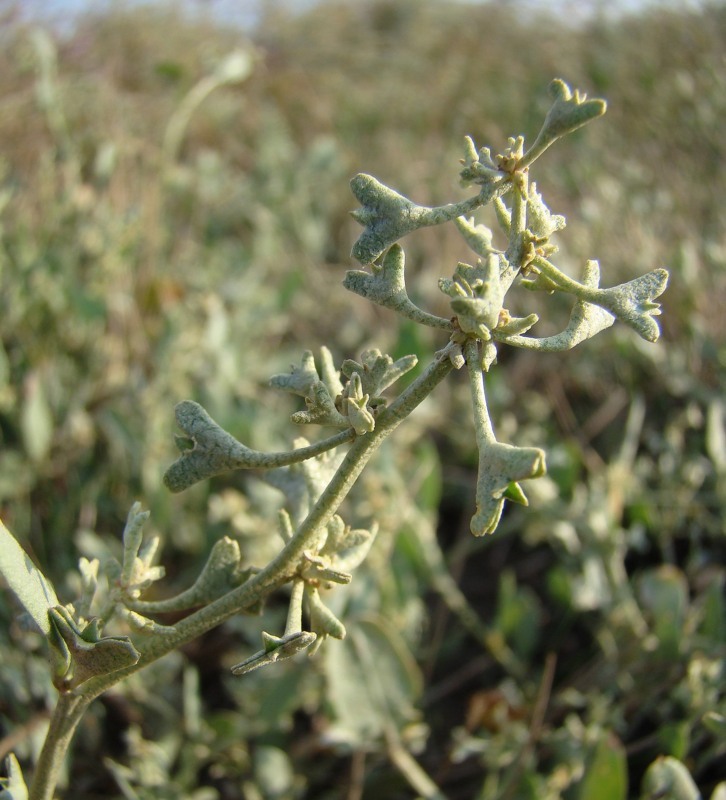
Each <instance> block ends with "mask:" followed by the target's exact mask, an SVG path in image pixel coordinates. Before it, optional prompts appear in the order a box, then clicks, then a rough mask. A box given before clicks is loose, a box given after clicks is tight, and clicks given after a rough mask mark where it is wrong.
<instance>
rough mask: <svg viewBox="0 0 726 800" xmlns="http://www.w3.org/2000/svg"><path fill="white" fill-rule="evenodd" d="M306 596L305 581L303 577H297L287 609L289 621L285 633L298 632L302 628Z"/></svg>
mask: <svg viewBox="0 0 726 800" xmlns="http://www.w3.org/2000/svg"><path fill="white" fill-rule="evenodd" d="M304 596H305V581H304V580H303V579H302V578H295V580H294V581H293V582H292V592H291V593H290V605H289V607H288V610H287V622H286V623H285V633H284V634H283V636H287V635H288V634H291V633H297V632H298V631H301V630H302V607H303V597H304Z"/></svg>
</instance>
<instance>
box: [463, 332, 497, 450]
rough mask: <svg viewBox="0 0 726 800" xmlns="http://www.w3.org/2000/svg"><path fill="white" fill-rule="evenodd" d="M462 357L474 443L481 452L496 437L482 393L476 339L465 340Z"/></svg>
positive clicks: (482, 382) (481, 377)
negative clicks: (467, 386)
mask: <svg viewBox="0 0 726 800" xmlns="http://www.w3.org/2000/svg"><path fill="white" fill-rule="evenodd" d="M464 358H465V359H466V367H467V369H468V370H469V384H470V386H471V401H472V407H473V411H474V427H475V430H476V443H477V447H478V448H479V451H480V452H482V451H484V450H486V449H487V448H488V446H489V445H490V444H492V443H493V442H495V441H496V437H495V436H494V429H493V428H492V423H491V419H490V418H489V409H488V408H487V399H486V394H485V393H484V374H483V372H482V368H481V354H480V352H479V342H478V340H477V339H467V340H466V343H465V344H464Z"/></svg>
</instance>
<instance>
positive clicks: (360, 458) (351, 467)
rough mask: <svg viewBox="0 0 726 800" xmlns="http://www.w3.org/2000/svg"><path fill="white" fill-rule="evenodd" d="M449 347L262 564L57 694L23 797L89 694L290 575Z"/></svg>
mask: <svg viewBox="0 0 726 800" xmlns="http://www.w3.org/2000/svg"><path fill="white" fill-rule="evenodd" d="M450 351H451V345H450V344H449V345H447V347H445V348H444V349H443V350H441V351H440V352H439V353H438V354H437V356H436V358H435V360H434V361H433V362H432V363H431V364H430V365H429V366H428V368H427V369H426V370H425V371H424V372H423V373H422V374H421V375H420V376H419V377H418V378H417V379H416V380H415V381H413V383H411V384H410V386H408V387H407V388H406V389H405V390H404V391H403V392H402V393H401V394H400V395H399V396H398V397H397V398H396V399H395V400H394V401H393V402H392V403H391V405H390V406H389V407H388V408H386V409H384V410H383V411H382V412H381V413H380V414H379V416H378V418H377V420H376V428H375V430H374V431H372V432H371V433H369V434H366V435H364V436H359V437H357V438H356V439H355V441H354V443H353V444H352V446H351V448H350V450H349V451H348V453H347V455H346V456H345V458H344V459H343V461H342V463H341V465H340V467H339V468H338V470H337V471H336V473H335V475H334V476H333V478H332V479H331V481H330V483H329V484H328V486H327V487H326V489H325V491H324V492H323V493H322V494H321V495H320V497H319V499H318V501H317V503H316V504H315V506H314V507H313V508H312V510H311V511H310V513H309V514H308V516H307V517H306V519H305V520H303V522H302V523H301V524H300V526H299V528H298V530H297V532H296V533H295V535H294V536H293V538H292V539H291V541H290V542H288V544H287V545H286V546H285V547H284V548H283V549H282V550H281V551H280V553H278V555H277V556H276V557H275V558H274V559H273V560H272V561H271V562H270V563H269V564H268V565H267V566H266V567H265V568H264V569H263V570H261V571H260V572H258V573H257V574H256V575H254V576H253V577H252V578H250V579H249V580H248V581H247V582H246V583H244V584H243V585H242V586H239V587H237V588H236V589H233V590H232V591H230V592H228V593H227V594H226V595H224V596H223V597H221V598H219V599H218V600H215V601H214V602H213V603H210V604H209V605H208V606H205V607H204V608H202V609H200V610H199V611H197V612H195V613H194V614H190V615H189V616H188V617H185V618H184V619H183V620H181V622H179V623H177V625H175V626H174V628H173V629H171V630H170V631H169V632H168V633H164V634H152V635H149V638H148V639H147V640H146V641H141V642H139V643H138V645H137V646H138V650H139V653H140V654H141V657H140V659H139V661H138V662H137V663H136V664H134V665H132V666H130V667H127V668H125V669H121V670H117V671H116V672H112V673H110V674H108V675H99V676H97V677H95V678H91V679H90V680H88V681H86V682H85V683H83V684H81V685H80V686H78V687H77V688H76V689H75V690H74V691H73V692H71V693H69V694H66V695H61V697H60V698H59V701H58V704H57V706H56V708H55V711H54V713H53V717H52V719H51V726H50V729H49V731H48V736H47V738H46V740H45V743H44V745H43V750H42V751H41V755H40V758H39V761H38V769H37V770H36V774H35V777H34V780H33V784H32V788H31V791H30V795H29V800H52V797H53V791H54V789H55V785H56V782H57V778H58V771H59V769H60V765H61V764H62V762H63V758H64V755H65V752H66V750H67V749H68V745H69V744H70V740H71V737H72V736H73V732H74V730H75V728H76V726H77V724H78V722H79V720H80V718H81V716H82V714H83V712H84V711H85V709H86V708H87V707H88V705H89V704H90V703H91V701H92V700H94V699H95V698H96V697H98V696H99V695H100V694H102V693H103V692H104V691H106V690H107V689H108V688H109V687H111V686H113V685H114V684H116V683H118V682H119V681H120V680H121V679H122V678H124V677H126V676H127V675H131V674H132V673H134V672H137V671H138V670H140V669H141V668H142V667H145V666H147V665H148V664H150V663H151V662H153V661H156V660H157V659H158V658H161V657H162V656H164V655H167V654H168V653H170V652H171V651H173V650H175V649H177V648H178V647H180V646H181V645H183V644H185V643H186V642H189V641H191V640H192V639H196V638H197V637H198V636H201V635H202V634H203V633H206V632H207V631H208V630H210V629H211V628H214V627H216V626H217V625H219V624H220V623H222V622H224V621H225V620H226V619H228V618H229V617H231V616H233V615H234V614H237V613H238V612H239V611H241V610H243V609H245V608H247V607H249V606H251V605H253V604H255V603H256V602H258V601H259V600H260V599H261V598H263V597H264V596H266V595H267V594H269V593H270V592H271V591H273V590H274V589H276V588H278V587H280V586H282V585H283V584H285V583H287V582H288V581H289V580H290V578H291V577H292V576H293V575H294V574H295V573H296V572H297V570H298V569H299V567H300V564H301V561H302V558H303V552H304V551H305V550H306V549H307V548H308V547H309V546H310V544H311V543H312V542H314V541H315V539H316V538H317V536H318V533H319V531H320V529H321V528H322V527H323V526H325V525H327V523H328V522H329V521H330V520H331V518H332V517H333V515H334V514H335V513H336V511H337V510H338V508H339V507H340V504H341V503H342V502H343V500H344V499H345V497H346V495H347V494H348V492H349V491H350V489H351V488H352V486H353V484H354V483H355V481H356V480H357V479H358V476H359V475H360V473H361V472H362V470H363V468H364V467H365V465H366V464H367V463H368V461H369V460H370V458H371V456H372V455H373V453H374V452H375V451H376V450H377V449H378V448H379V447H380V445H381V443H382V442H383V441H384V439H386V437H387V436H388V435H389V434H390V433H392V432H393V431H394V430H395V429H396V428H397V427H398V425H399V424H400V423H401V422H402V421H403V420H404V419H405V418H406V417H407V416H408V415H409V414H410V413H411V412H412V411H413V410H414V409H415V408H416V406H418V405H419V404H420V403H421V402H423V400H424V399H425V398H426V397H428V395H429V394H430V393H431V392H432V391H433V390H434V388H435V387H436V386H437V385H438V384H439V383H441V381H442V380H443V379H444V378H445V377H446V376H447V375H448V374H449V372H450V371H451V370H452V369H453V367H452V364H451V361H450V359H449V354H450ZM135 644H136V643H135Z"/></svg>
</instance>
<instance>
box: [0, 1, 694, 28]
mask: <svg viewBox="0 0 726 800" xmlns="http://www.w3.org/2000/svg"><path fill="white" fill-rule="evenodd" d="M162 1H163V0H15V2H14V3H12V2H11V4H12V5H15V6H16V7H18V8H20V9H21V10H22V11H23V13H25V14H26V15H28V16H32V17H41V18H42V17H45V18H46V19H51V20H54V21H56V22H59V21H60V22H62V21H63V19H64V18H65V19H67V16H68V15H69V14H70V15H73V14H76V13H82V12H84V11H90V10H92V9H94V8H100V7H103V6H108V5H111V4H114V3H115V4H118V5H121V4H122V3H124V4H126V5H135V4H139V3H148V2H162ZM166 1H167V2H168V0H166ZM174 1H175V2H177V3H178V4H179V5H184V6H187V7H189V8H191V9H196V10H204V11H208V12H209V13H211V14H213V15H214V16H216V17H218V18H219V19H221V20H225V21H235V22H241V23H242V24H245V25H247V24H250V23H251V22H254V20H255V19H256V18H257V16H258V14H259V11H260V9H261V8H262V7H263V6H264V4H265V3H266V2H270V0H174ZM355 1H356V0H348V2H355ZM482 1H483V0H463V2H472V3H475V2H482ZM0 2H1V0H0ZM273 2H274V0H273ZM509 2H510V3H512V4H513V5H523V6H528V7H538V8H549V9H550V10H553V11H558V10H562V11H565V10H566V11H568V12H571V11H572V10H573V8H576V9H577V11H578V12H579V13H584V14H587V13H588V11H595V10H598V9H599V10H600V11H602V10H605V9H607V10H609V11H612V10H613V9H615V8H617V9H618V10H624V11H632V10H634V9H637V8H639V7H641V6H644V5H669V6H671V7H681V8H683V7H690V8H694V7H697V6H699V5H701V4H702V3H701V2H699V0H578V2H577V3H573V2H572V0H509ZM314 3H315V0H287V2H283V3H282V4H283V5H288V6H290V8H292V9H295V10H303V9H304V8H306V7H309V6H311V5H314ZM276 4H278V5H279V3H276Z"/></svg>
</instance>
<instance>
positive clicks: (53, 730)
mask: <svg viewBox="0 0 726 800" xmlns="http://www.w3.org/2000/svg"><path fill="white" fill-rule="evenodd" d="M92 699H93V698H92V697H83V696H76V695H73V694H61V695H60V696H59V698H58V703H57V704H56V707H55V709H54V711H53V716H52V717H51V720H50V727H49V728H48V733H47V734H46V736H45V742H44V743H43V749H42V750H41V751H40V755H39V757H38V762H37V764H36V765H35V771H34V772H33V780H32V782H31V784H30V788H29V790H28V800H53V794H54V793H55V787H56V784H57V783H58V775H59V773H60V770H61V767H62V766H63V760H64V759H65V755H66V752H67V751H68V746H69V745H70V743H71V739H72V738H73V734H74V733H75V730H76V727H77V726H78V723H79V722H80V720H81V717H82V716H83V714H84V713H85V711H86V709H87V708H88V706H89V704H90V703H91V700H92Z"/></svg>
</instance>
